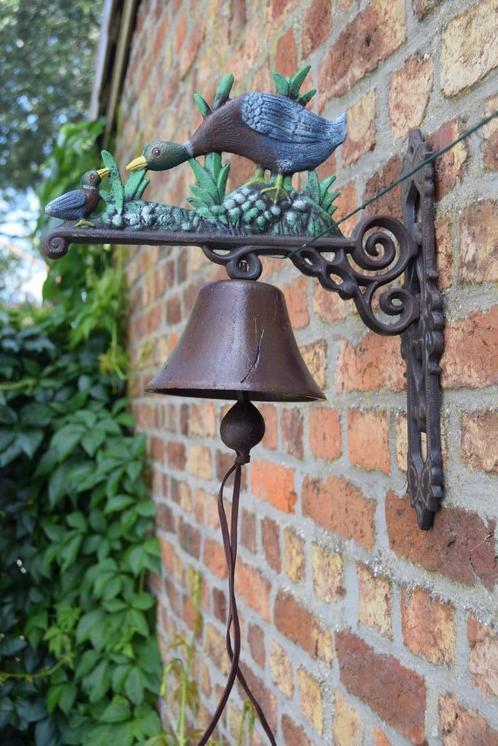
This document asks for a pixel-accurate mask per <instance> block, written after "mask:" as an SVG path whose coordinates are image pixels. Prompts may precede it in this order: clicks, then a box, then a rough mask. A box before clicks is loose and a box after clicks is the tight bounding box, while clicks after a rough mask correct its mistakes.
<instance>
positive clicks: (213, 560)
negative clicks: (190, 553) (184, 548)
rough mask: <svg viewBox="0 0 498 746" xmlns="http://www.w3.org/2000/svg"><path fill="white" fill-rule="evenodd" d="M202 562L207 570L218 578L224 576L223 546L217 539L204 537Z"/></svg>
mask: <svg viewBox="0 0 498 746" xmlns="http://www.w3.org/2000/svg"><path fill="white" fill-rule="evenodd" d="M203 562H204V564H205V566H206V567H207V568H208V570H211V572H212V573H213V575H216V577H218V578H226V576H227V563H226V559H225V552H224V551H223V547H222V546H221V544H219V543H218V542H217V541H213V539H209V538H208V537H206V539H205V540H204V559H203Z"/></svg>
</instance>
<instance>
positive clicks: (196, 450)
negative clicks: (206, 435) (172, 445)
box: [187, 443, 213, 479]
mask: <svg viewBox="0 0 498 746" xmlns="http://www.w3.org/2000/svg"><path fill="white" fill-rule="evenodd" d="M187 470H188V472H189V474H192V475H193V476H194V477H199V478H200V479H211V478H212V476H213V464H212V458H211V451H210V450H209V448H208V447H207V446H200V445H197V443H191V444H190V445H189V449H188V457H187Z"/></svg>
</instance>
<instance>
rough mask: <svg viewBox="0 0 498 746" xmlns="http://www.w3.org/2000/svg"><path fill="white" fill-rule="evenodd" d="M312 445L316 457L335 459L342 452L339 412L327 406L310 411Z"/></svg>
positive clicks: (328, 459)
mask: <svg viewBox="0 0 498 746" xmlns="http://www.w3.org/2000/svg"><path fill="white" fill-rule="evenodd" d="M309 433H310V447H311V451H312V453H313V456H315V458H323V459H325V460H326V461H333V460H334V459H336V458H339V456H340V455H341V453H342V443H341V421H340V419H339V413H338V412H336V411H335V410H334V409H328V408H327V407H313V409H310V411H309Z"/></svg>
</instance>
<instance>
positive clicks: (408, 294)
mask: <svg viewBox="0 0 498 746" xmlns="http://www.w3.org/2000/svg"><path fill="white" fill-rule="evenodd" d="M429 154H430V151H429V148H428V146H427V144H426V142H425V141H424V140H423V138H422V135H421V134H420V132H419V131H418V130H415V131H413V132H412V133H411V135H410V141H409V151H408V155H407V157H406V159H405V163H404V172H405V173H408V172H410V171H411V170H413V168H414V167H415V166H416V165H417V164H419V163H421V162H422V161H423V160H424V159H426V158H427V157H428V155H429ZM433 200H434V174H433V166H432V164H428V165H426V166H425V167H424V168H423V169H420V170H419V171H418V172H417V173H415V174H414V175H413V176H411V177H409V178H408V179H407V180H406V181H405V182H403V209H404V223H402V222H400V221H399V220H396V219H394V218H391V217H387V216H384V215H375V216H372V217H367V218H364V219H363V220H362V221H361V222H360V223H359V224H358V225H357V226H356V228H355V230H354V231H353V234H352V236H351V237H349V238H346V237H344V236H342V235H333V236H323V237H320V238H316V239H312V240H310V238H309V237H303V236H298V235H268V234H264V233H259V234H254V235H228V234H225V235H220V234H218V233H209V232H193V231H185V232H168V231H165V230H160V231H158V230H157V229H155V230H129V229H127V228H122V229H119V230H116V229H114V228H110V227H109V226H106V225H104V224H102V223H101V222H99V220H98V219H96V220H95V224H94V225H93V227H85V228H79V227H77V226H76V225H75V224H74V223H70V222H66V223H62V224H61V225H60V226H58V227H56V228H55V229H54V230H52V231H51V232H50V233H48V234H47V235H46V236H45V239H44V250H45V253H46V255H47V256H49V257H51V258H53V259H55V258H58V257H61V256H63V255H64V254H65V253H66V252H67V250H68V247H69V243H70V242H74V243H102V244H104V243H120V244H133V245H140V244H142V245H143V244H150V245H154V246H158V245H159V246H161V245H163V246H164V245H171V246H175V245H176V246H178V245H182V246H199V247H200V248H202V250H203V252H204V254H205V255H206V256H207V257H208V259H210V260H211V261H212V262H215V263H216V264H220V265H223V266H224V267H225V268H226V271H227V274H228V276H229V277H230V278H232V279H246V280H257V279H258V278H259V277H260V275H261V272H262V268H263V265H262V261H261V257H264V256H278V257H282V258H285V257H288V258H290V260H291V261H292V263H293V264H294V266H295V267H296V268H297V269H298V270H299V271H300V272H302V273H303V274H305V275H308V276H310V277H316V278H317V279H318V281H319V282H320V284H321V285H322V286H323V287H324V288H326V289H327V290H331V291H333V292H337V293H338V294H339V296H340V297H341V298H343V299H352V300H353V301H354V303H355V304H356V307H357V309H358V312H359V314H360V316H361V318H362V319H363V321H364V323H365V324H366V325H367V326H368V327H369V328H370V329H372V330H373V331H375V332H377V333H378V334H383V335H393V334H402V355H403V358H404V360H405V362H406V367H407V380H408V489H409V492H410V495H411V499H412V504H413V506H414V508H415V510H416V511H417V518H418V523H419V526H420V527H421V528H424V529H427V528H430V526H431V525H432V520H433V516H434V513H435V511H436V510H437V509H438V507H439V505H440V502H441V500H442V494H443V487H442V463H441V436H440V406H441V399H440V385H439V374H440V368H439V360H440V357H441V354H442V350H443V336H442V329H443V325H444V321H443V303H442V296H441V293H440V292H439V291H438V289H437V284H436V281H437V271H436V266H435V238H434V216H433ZM402 277H404V283H403V284H402V285H400V286H393V283H394V282H395V281H396V280H398V279H401V278H402ZM382 314H384V317H383V316H382ZM391 319H393V320H391Z"/></svg>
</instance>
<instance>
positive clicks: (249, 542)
mask: <svg viewBox="0 0 498 746" xmlns="http://www.w3.org/2000/svg"><path fill="white" fill-rule="evenodd" d="M240 543H241V544H242V546H244V547H246V549H249V551H250V552H255V551H256V516H255V515H254V513H249V512H248V511H247V510H242V515H241V517H240Z"/></svg>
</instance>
